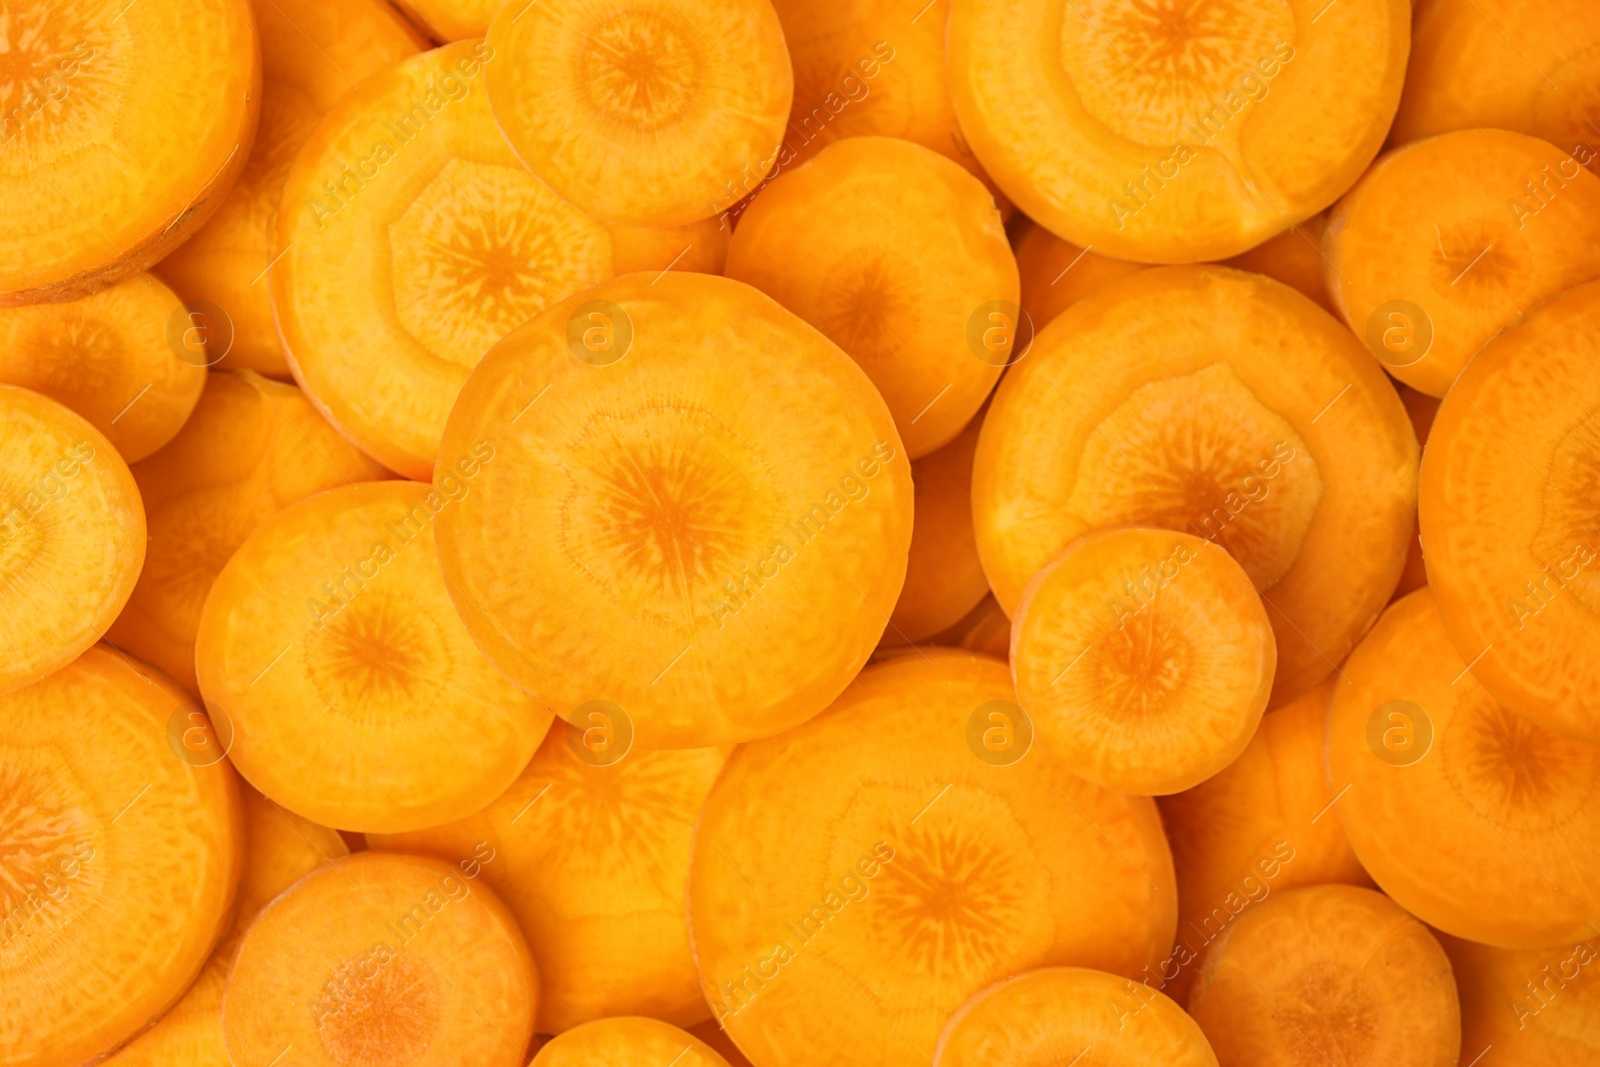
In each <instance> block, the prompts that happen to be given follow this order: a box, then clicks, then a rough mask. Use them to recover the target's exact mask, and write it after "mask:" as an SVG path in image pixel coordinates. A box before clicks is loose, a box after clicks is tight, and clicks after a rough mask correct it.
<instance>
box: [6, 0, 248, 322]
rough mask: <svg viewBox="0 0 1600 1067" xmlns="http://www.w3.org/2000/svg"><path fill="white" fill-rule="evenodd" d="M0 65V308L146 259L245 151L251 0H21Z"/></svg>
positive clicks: (51, 295)
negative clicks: (67, 0)
mask: <svg viewBox="0 0 1600 1067" xmlns="http://www.w3.org/2000/svg"><path fill="white" fill-rule="evenodd" d="M0 56H4V57H5V58H4V59H3V60H0V205H3V213H4V215H5V218H6V225H5V227H4V229H3V230H0V307H6V306H11V305H14V304H33V303H39V302H40V301H50V300H71V299H74V298H76V297H80V296H85V295H87V294H89V293H93V292H96V291H98V290H100V289H103V288H105V287H106V286H108V285H110V284H112V283H113V282H116V281H118V280H120V279H122V278H125V277H127V276H129V275H131V274H135V273H137V272H139V271H142V270H144V269H145V268H147V267H149V266H151V265H152V264H154V263H155V262H156V261H157V260H159V259H160V258H161V257H162V256H164V255H166V254H167V253H168V252H170V251H172V250H173V249H174V248H176V247H177V246H178V245H179V244H181V243H182V242H183V240H184V239H185V238H186V237H188V236H189V235H190V234H191V233H193V232H194V231H195V230H196V229H198V228H199V227H200V226H201V225H202V224H203V223H204V222H205V221H206V219H207V218H209V217H210V216H211V214H212V213H213V212H214V211H216V209H217V205H218V204H219V203H221V201H222V198H223V196H224V195H225V194H226V193H227V192H228V190H229V189H230V188H231V187H232V185H233V183H234V180H235V179H236V178H238V176H239V174H240V172H241V171H242V170H243V169H244V164H245V160H246V159H247V158H249V155H250V144H251V141H252V139H253V138H254V136H255V128H256V116H257V111H258V110H259V107H260V100H261V57H260V50H259V48H258V46H257V43H256V27H255V20H254V19H253V18H251V17H250V5H249V4H248V3H247V2H246V0H150V2H148V3H147V2H144V0H141V2H140V3H138V4H127V3H125V2H124V0H79V2H76V3H72V4H58V3H49V2H47V0H19V2H17V3H13V4H10V5H8V6H7V9H6V18H5V24H4V26H0Z"/></svg>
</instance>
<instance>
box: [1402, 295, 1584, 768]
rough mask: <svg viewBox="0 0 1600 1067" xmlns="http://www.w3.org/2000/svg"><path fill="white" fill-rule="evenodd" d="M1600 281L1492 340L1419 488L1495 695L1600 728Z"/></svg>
mask: <svg viewBox="0 0 1600 1067" xmlns="http://www.w3.org/2000/svg"><path fill="white" fill-rule="evenodd" d="M1596 345H1600V282H1590V283H1589V284H1587V285H1581V286H1579V287H1578V288H1576V289H1572V290H1570V291H1569V292H1567V293H1564V294H1563V295H1561V296H1559V297H1557V298H1556V299H1554V300H1552V301H1550V302H1549V303H1548V304H1545V305H1544V306H1542V307H1540V308H1539V309H1537V310H1535V311H1534V312H1532V313H1531V314H1530V315H1528V316H1527V318H1525V319H1523V320H1522V321H1521V322H1520V323H1518V324H1517V325H1516V326H1513V327H1512V328H1511V329H1509V330H1507V331H1506V332H1505V333H1503V334H1501V335H1500V336H1499V337H1497V338H1496V339H1495V340H1494V341H1492V342H1490V343H1489V344H1488V345H1487V346H1485V348H1484V349H1483V351H1482V352H1480V353H1479V354H1478V355H1477V357H1475V358H1474V359H1473V361H1472V362H1471V363H1469V364H1467V369H1466V370H1465V371H1464V372H1462V375H1461V377H1460V378H1458V379H1456V384H1455V387H1454V388H1453V389H1451V391H1450V395H1449V396H1448V397H1447V398H1446V399H1445V401H1444V403H1442V404H1440V405H1439V413H1438V415H1437V416H1436V418H1435V419H1434V424H1433V429H1432V431H1431V433H1430V434H1429V438H1428V440H1429V443H1428V451H1427V462H1426V463H1424V464H1423V469H1422V493H1421V500H1420V512H1421V524H1422V544H1423V546H1424V548H1425V550H1426V552H1427V565H1428V580H1429V582H1430V583H1431V584H1432V587H1433V592H1434V595H1435V596H1436V597H1438V599H1439V609H1440V612H1441V614H1442V616H1443V618H1444V626H1445V629H1446V630H1447V631H1449V633H1450V638H1451V640H1452V641H1453V642H1454V643H1455V646H1456V649H1457V651H1459V652H1460V653H1461V654H1462V657H1463V658H1464V659H1466V660H1468V661H1469V662H1471V664H1472V673H1473V676H1474V677H1476V678H1477V679H1478V680H1479V681H1480V682H1482V683H1483V685H1484V688H1486V689H1488V690H1489V692H1490V693H1492V694H1494V697H1495V699H1496V700H1498V701H1499V702H1500V703H1502V704H1504V705H1505V706H1506V707H1508V708H1510V709H1511V710H1512V711H1514V712H1516V713H1518V714H1519V715H1524V716H1526V717H1528V718H1529V719H1531V720H1533V721H1534V722H1537V723H1539V724H1540V725H1541V726H1543V727H1545V728H1546V729H1549V730H1555V731H1557V732H1559V733H1563V734H1567V735H1569V736H1571V737H1576V738H1581V739H1583V740H1585V741H1590V742H1600V658H1597V657H1596V656H1595V654H1594V652H1595V649H1596V648H1600V578H1597V575H1600V567H1597V566H1596V552H1597V550H1600V531H1597V530H1596V528H1595V521H1594V493H1595V472H1596V465H1597V463H1600V437H1597V430H1600V420H1597V419H1596V417H1595V409H1596V407H1597V406H1600V369H1597V368H1596V367H1595V363H1594V360H1593V358H1592V357H1593V353H1594V351H1595V346H1596Z"/></svg>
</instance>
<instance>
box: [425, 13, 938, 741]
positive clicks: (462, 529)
mask: <svg viewBox="0 0 1600 1067" xmlns="http://www.w3.org/2000/svg"><path fill="white" fill-rule="evenodd" d="M502 10H503V9H502ZM747 361H754V362H755V363H759V365H760V367H761V368H762V371H761V373H760V374H747V373H745V368H746V367H747V366H748V365H750V364H749V363H747ZM818 412H825V413H826V414H825V415H824V416H822V417H821V418H820V419H819V416H818ZM443 440H444V443H443V445H442V448H441V453H440V454H441V456H446V457H466V456H470V455H472V454H473V453H474V450H475V449H483V448H492V449H493V453H494V456H495V459H494V461H493V462H492V463H484V464H483V465H482V471H481V473H480V474H479V475H478V477H477V481H476V483H475V485H474V488H473V491H472V492H471V493H470V494H468V495H467V496H466V497H465V498H463V499H462V500H461V501H460V503H459V504H457V505H454V506H452V507H450V508H449V509H447V510H446V511H444V512H442V513H441V514H440V517H439V557H440V561H441V563H442V564H443V566H444V573H445V577H446V579H447V580H448V582H449V585H450V592H451V596H452V597H454V599H455V602H456V606H457V608H458V609H459V611H460V612H461V616H462V618H463V620H464V621H465V622H466V624H467V627H468V629H470V630H471V631H472V634H473V636H474V638H475V639H476V640H477V641H478V643H479V645H480V646H481V647H482V648H483V649H484V650H485V651H486V652H487V653H488V655H489V657H490V658H491V659H492V660H494V662H495V664H496V665H497V666H499V668H500V669H501V670H502V671H504V672H506V674H508V675H509V676H510V677H512V678H513V679H515V680H516V681H517V682H518V684H520V685H521V686H522V687H523V688H525V689H527V690H528V691H529V692H532V693H537V694H539V696H540V699H542V700H543V701H545V702H546V705H547V706H549V707H552V708H554V709H555V711H556V713H557V714H559V715H561V716H563V717H565V718H567V719H568V720H569V721H579V720H580V718H581V715H582V708H583V706H584V705H585V704H587V703H588V702H590V701H594V700H603V701H606V702H608V703H609V704H611V705H614V706H616V707H617V708H620V709H622V711H623V713H624V714H625V715H626V716H627V717H628V718H629V720H630V721H631V723H632V726H633V729H634V731H635V737H636V742H637V744H639V745H640V746H641V747H643V748H698V747H704V746H707V745H712V744H724V743H728V742H733V741H741V740H747V739H749V738H752V737H761V736H766V735H768V734H773V733H777V732H778V731H780V730H784V729H787V728H788V727H790V726H793V725H795V724H797V723H800V722H803V721H805V720H806V719H808V718H810V717H811V716H813V715H815V714H817V712H819V711H821V710H822V709H823V708H824V707H826V706H827V704H828V702H829V701H831V700H832V699H833V698H834V697H836V696H837V695H838V694H839V692H840V691H841V690H843V688H844V687H845V685H846V684H847V683H848V682H849V680H850V678H852V677H853V676H854V675H855V673H856V672H857V671H858V670H859V669H860V668H861V666H862V664H864V663H865V662H866V660H867V657H868V656H869V655H870V654H871V652H872V648H873V646H874V645H875V644H876V643H877V641H878V639H879V637H881V636H882V634H883V630H884V626H885V622H886V620H887V618H888V614H889V612H890V611H891V610H892V609H893V607H894V602H895V599H896V597H898V596H899V594H900V588H901V584H902V582H903V580H904V575H905V559H906V552H907V546H908V544H909V542H910V539H911V520H912V500H911V480H910V469H909V464H908V463H907V462H906V460H905V456H904V448H903V446H902V445H901V443H900V437H899V434H898V433H896V432H895V428H894V424H893V421H892V420H891V418H890V415H889V411H888V408H887V407H885V405H884V403H883V401H882V400H881V399H880V398H879V397H878V394H877V391H876V390H875V389H873V387H872V383H871V382H870V381H869V380H868V379H867V376H866V375H865V374H864V373H862V371H861V369H860V368H859V367H858V366H856V364H855V363H854V362H853V361H852V360H850V358H849V357H848V356H846V355H845V354H844V353H843V352H841V351H840V350H839V349H838V348H836V347H835V346H834V345H833V343H832V342H830V341H828V340H827V338H825V337H823V336H822V335H821V334H819V333H817V332H816V331H815V330H813V329H812V328H811V327H809V326H807V325H806V324H805V323H803V322H801V321H800V320H799V319H797V318H796V317H795V316H794V315H792V314H790V313H789V312H788V311H785V310H784V309H783V308H781V307H779V306H778V305H777V304H776V303H774V302H773V301H771V300H770V299H768V298H767V297H765V296H763V295H762V294H761V293H759V292H757V291H756V290H755V289H752V288H750V287H749V286H747V285H743V284H741V283H739V282H735V281H730V280H728V279H725V278H714V277H710V276H708V275H702V274H683V273H680V272H678V271H672V272H669V273H667V274H664V275H661V276H659V277H657V276H654V275H644V274H632V275H628V276H626V277H623V278H618V279H614V280H613V281H610V282H607V283H605V284H604V285H601V286H599V287H597V288H595V289H591V290H589V291H588V292H586V293H582V294H579V295H578V296H574V297H571V298H569V299H568V300H566V301H564V302H562V303H560V304H557V305H555V306H553V307H551V308H549V309H547V310H546V311H545V312H543V313H542V314H540V315H539V316H538V317H537V318H535V319H533V320H532V321H531V322H529V323H528V324H527V325H526V326H524V327H522V328H521V329H519V330H517V331H516V332H515V333H513V334H511V335H510V336H509V337H507V338H506V340H505V341H503V342H502V343H501V344H500V345H498V346H497V347H496V348H495V350H494V351H492V352H491V353H489V355H488V356H486V357H485V358H484V360H483V362H482V363H480V364H479V365H478V367H477V368H476V369H475V370H474V371H473V373H472V375H471V377H470V378H468V380H467V384H466V386H465V387H464V388H463V389H462V391H461V396H460V399H459V400H457V402H456V405H455V408H454V409H453V410H452V411H451V413H450V421H449V424H448V425H447V427H446V429H445V434H444V439H443ZM445 469H447V468H444V467H441V470H445ZM440 484H441V485H442V482H441V483H440ZM508 544H516V545H518V546H519V548H518V551H516V552H514V553H508V552H506V551H505V546H506V545H508Z"/></svg>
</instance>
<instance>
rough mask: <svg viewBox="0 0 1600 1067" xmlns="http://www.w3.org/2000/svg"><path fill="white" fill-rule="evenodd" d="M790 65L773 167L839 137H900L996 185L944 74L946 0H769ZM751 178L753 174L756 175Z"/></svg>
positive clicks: (798, 158) (801, 158) (802, 156)
mask: <svg viewBox="0 0 1600 1067" xmlns="http://www.w3.org/2000/svg"><path fill="white" fill-rule="evenodd" d="M773 7H774V8H776V9H777V11H778V19H779V20H780V21H781V22H782V23H783V37H784V40H785V41H786V42H787V43H788V45H789V56H790V58H791V59H792V60H793V61H794V105H793V106H792V107H791V108H790V110H789V128H788V130H787V131H786V133H785V136H784V140H783V144H784V152H783V153H782V154H780V155H779V157H778V166H779V168H780V169H785V170H786V169H789V168H791V167H795V166H798V165H799V164H800V163H802V162H804V161H805V160H807V159H810V158H811V157H812V156H813V155H815V154H816V152H817V150H818V149H820V148H823V147H825V146H826V145H830V144H832V143H833V142H835V141H837V140H839V139H840V138H844V137H860V136H863V135H877V136H881V137H901V138H904V139H905V140H907V141H915V142H916V143H917V144H919V145H921V146H922V147H924V148H931V149H932V150H933V151H935V152H938V153H939V154H940V155H942V156H945V157H947V158H949V159H952V160H954V161H955V162H957V163H959V164H961V165H962V166H963V167H965V168H966V169H967V170H968V171H970V172H971V173H972V175H973V176H974V177H976V178H979V179H980V180H982V181H983V183H984V184H985V185H988V186H990V188H991V189H992V188H993V185H992V183H990V181H989V179H988V176H987V175H986V174H984V173H983V166H982V165H981V164H980V163H979V162H978V157H976V156H974V155H973V154H972V149H970V148H968V147H967V142H966V139H965V138H963V137H962V135H961V127H960V126H959V125H957V123H956V110H955V106H954V105H953V104H952V103H951V102H950V84H949V80H948V78H946V76H945V69H944V26H945V20H946V19H947V18H948V16H949V13H950V11H949V5H948V4H947V3H946V2H945V0H932V2H931V3H929V4H928V5H927V6H926V7H923V8H920V9H918V10H917V11H914V12H907V11H906V10H905V8H904V6H903V5H899V4H896V3H894V2H892V0H849V2H848V3H844V4H840V3H831V2H822V0H776V2H775V3H774V4H773ZM757 177H760V176H759V175H758V176H757Z"/></svg>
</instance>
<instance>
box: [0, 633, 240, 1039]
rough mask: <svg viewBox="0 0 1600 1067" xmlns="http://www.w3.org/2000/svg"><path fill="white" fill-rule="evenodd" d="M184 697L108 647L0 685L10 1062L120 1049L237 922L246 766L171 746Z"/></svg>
mask: <svg viewBox="0 0 1600 1067" xmlns="http://www.w3.org/2000/svg"><path fill="white" fill-rule="evenodd" d="M186 706H189V707H192V705H191V704H190V702H189V698H188V697H187V696H186V695H185V694H184V693H183V692H182V691H181V690H179V689H178V688H177V687H176V686H174V685H173V684H172V683H171V682H169V681H167V680H166V679H164V678H162V677H161V676H160V675H159V674H155V673H153V672H150V671H148V670H146V669H144V668H141V667H139V666H137V665H135V664H134V663H132V662H131V661H129V660H128V659H127V658H126V657H124V656H121V655H119V654H118V653H116V652H115V651H112V650H111V649H108V648H105V647H104V646H100V647H96V648H92V649H90V650H89V651H87V652H85V653H84V654H83V655H82V656H81V657H79V658H78V659H77V660H75V661H74V662H73V663H71V664H70V665H69V666H67V667H65V668H63V669H62V670H60V671H58V672H56V673H55V674H53V675H51V676H50V677H49V678H47V679H45V680H44V681H42V682H38V683H36V684H34V685H31V686H29V687H27V688H25V689H21V690H18V691H17V692H14V693H10V694H8V695H5V696H0V782H3V783H4V787H5V802H4V804H0V834H3V837H4V840H5V841H6V867H5V878H4V880H3V881H0V1049H3V1050H4V1060H5V1062H6V1063H16V1064H29V1065H40V1067H57V1065H59V1067H75V1065H77V1064H82V1063H86V1062H89V1061H92V1060H96V1059H99V1058H101V1057H104V1056H107V1055H109V1054H110V1053H111V1052H112V1051H113V1050H114V1049H115V1047H116V1046H117V1045H119V1044H121V1043H122V1042H124V1041H126V1040H127V1039H128V1038H130V1037H132V1036H133V1035H134V1034H136V1033H137V1032H138V1031H139V1030H141V1029H142V1028H143V1027H144V1026H145V1025H146V1024H148V1023H149V1022H150V1021H151V1020H152V1019H154V1018H155V1017H156V1016H157V1015H159V1014H160V1013H161V1012H162V1011H164V1010H165V1009H166V1008H167V1007H168V1006H169V1005H171V1004H172V1003H173V1002H174V1001H176V1000H177V999H178V997H179V996H180V995H181V994H182V993H183V991H184V990H185V989H186V988H188V986H189V983H190V982H191V981H193V980H194V978H195V977H196V976H197V975H198V974H199V973H200V970H201V967H202V966H203V965H204V964H205V962H206V958H207V957H208V956H209V955H210V953H211V950H212V947H213V946H214V945H215V944H216V942H217V939H218V938H219V937H220V936H221V935H222V933H223V931H224V930H225V929H226V928H227V925H228V922H229V918H230V910H229V909H230V907H231V906H232V904H233V900H234V892H235V889H236V887H237V885H238V883H239V872H240V863H241V859H242V849H243V835H242V832H241V819H240V812H239V793H238V786H237V784H236V782H237V779H236V778H235V776H234V773H233V771H232V769H231V768H230V767H229V766H228V765H227V764H226V763H225V762H223V763H212V764H210V765H200V764H199V763H195V762H191V761H188V760H183V759H179V758H178V757H177V756H176V754H175V750H174V749H173V748H172V747H171V737H170V735H171V729H170V720H171V719H172V717H173V715H174V714H175V713H181V711H182V710H183V709H184V708H185V707H186ZM66 721H70V722H71V723H72V727H71V729H63V727H62V723H63V722H66ZM86 742H92V743H86Z"/></svg>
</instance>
